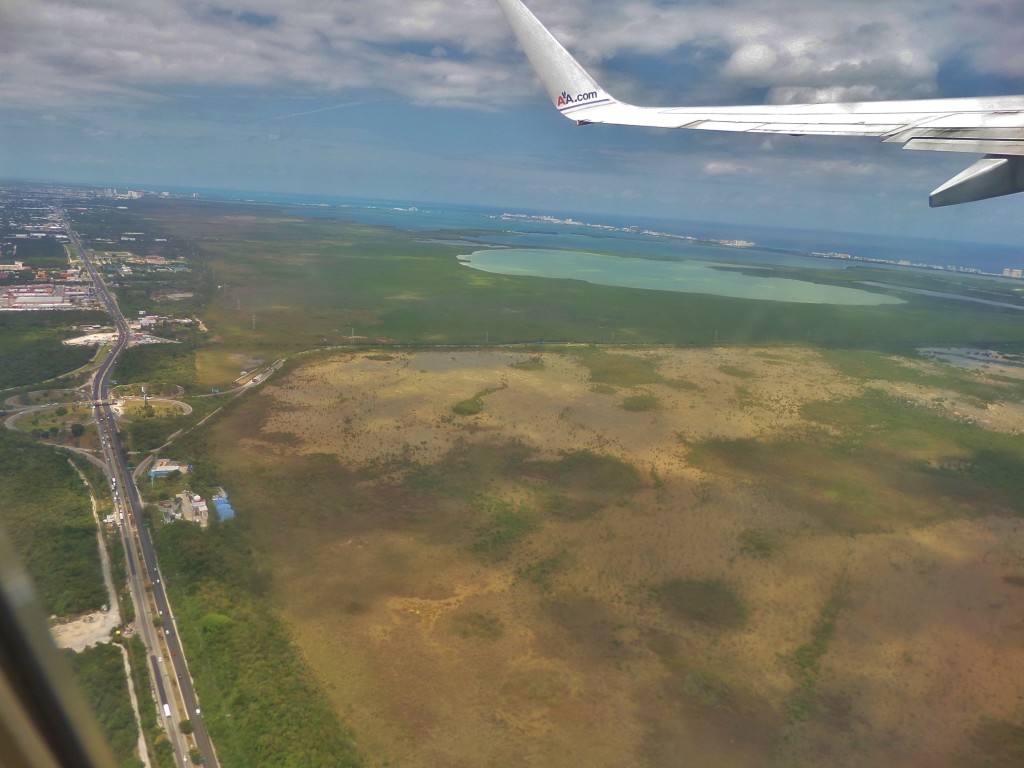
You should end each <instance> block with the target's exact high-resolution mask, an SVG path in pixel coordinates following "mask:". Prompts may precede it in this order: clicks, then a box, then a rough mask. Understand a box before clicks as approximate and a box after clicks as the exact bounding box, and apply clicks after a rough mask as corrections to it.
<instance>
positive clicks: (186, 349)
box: [117, 344, 196, 388]
mask: <svg viewBox="0 0 1024 768" xmlns="http://www.w3.org/2000/svg"><path fill="white" fill-rule="evenodd" d="M117 379H118V381H121V382H124V383H125V384H128V383H132V382H167V383H170V384H180V385H181V386H183V387H185V388H188V387H190V386H194V385H195V382H196V361H195V351H194V350H193V348H192V346H191V345H189V344H143V345H141V346H138V347H132V348H131V349H129V350H127V351H126V352H125V353H124V355H122V357H121V359H120V360H119V361H118V363H117Z"/></svg>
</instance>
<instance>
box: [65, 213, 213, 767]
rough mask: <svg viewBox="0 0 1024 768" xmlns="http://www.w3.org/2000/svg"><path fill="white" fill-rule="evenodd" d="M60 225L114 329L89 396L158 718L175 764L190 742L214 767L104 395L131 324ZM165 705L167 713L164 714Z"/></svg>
mask: <svg viewBox="0 0 1024 768" xmlns="http://www.w3.org/2000/svg"><path fill="white" fill-rule="evenodd" d="M64 226H65V229H66V231H67V235H68V237H69V239H70V240H71V242H72V244H73V245H74V247H75V250H76V251H77V252H78V257H79V258H80V259H81V260H82V264H83V266H84V267H85V269H86V270H87V271H88V273H89V275H90V276H91V277H92V281H93V284H94V286H95V288H96V293H97V296H98V297H99V298H100V300H101V301H102V302H103V304H104V306H105V307H106V309H107V311H108V312H109V313H110V316H111V318H112V319H113V320H114V325H115V326H116V328H117V341H116V342H115V343H114V347H113V349H111V351H110V354H108V355H107V357H106V359H105V360H104V361H103V362H102V363H101V365H100V367H99V368H98V369H97V370H96V373H95V374H94V376H93V379H92V385H91V387H92V392H91V396H92V402H93V409H94V417H95V419H96V424H97V428H98V430H99V437H100V444H101V446H102V453H103V461H104V463H105V464H106V472H107V476H108V478H109V482H110V488H111V493H112V494H113V497H114V515H115V517H116V518H117V519H118V521H119V522H120V527H121V541H122V543H123V544H124V548H125V555H126V557H127V564H128V582H129V585H130V588H131V591H132V597H133V600H134V602H135V607H136V613H137V616H136V623H137V625H138V627H139V632H140V634H141V635H142V639H143V642H144V643H145V644H146V648H147V655H148V656H149V661H150V669H151V672H152V674H153V682H154V688H155V690H156V692H157V698H158V701H157V704H158V709H159V710H160V717H162V718H164V722H165V725H166V727H167V732H168V735H169V736H170V741H171V744H172V746H173V749H174V756H175V761H176V762H177V764H178V765H180V766H185V765H188V764H190V760H189V758H188V752H189V749H190V748H191V747H195V748H196V749H198V750H199V752H201V753H202V755H203V760H204V764H205V765H208V766H218V762H217V755H216V752H214V749H213V744H212V742H211V741H210V736H209V732H208V730H207V728H206V724H205V723H204V721H203V717H202V714H201V710H200V706H199V700H198V697H197V696H196V693H195V689H194V687H193V684H192V678H191V676H190V675H189V671H188V664H187V662H186V659H185V654H184V652H183V650H182V648H181V643H180V642H179V638H178V632H177V627H176V625H175V621H174V615H173V613H172V611H171V606H170V603H169V602H168V600H167V594H166V592H165V589H164V579H163V578H162V576H161V574H160V569H159V566H158V564H157V559H156V552H155V551H154V549H153V541H152V538H151V537H150V534H149V528H148V527H147V526H146V524H145V521H144V519H143V516H142V499H141V497H140V495H139V489H138V487H137V486H136V485H135V482H134V480H133V479H132V476H131V473H130V472H129V471H128V463H127V457H126V453H125V450H124V446H123V445H122V444H121V437H120V435H119V433H118V431H117V425H116V423H115V421H114V414H113V412H112V411H111V408H110V403H109V401H108V400H107V394H108V390H109V385H110V374H111V372H112V371H113V370H114V367H115V366H116V365H117V363H118V360H119V359H120V358H121V355H122V354H123V353H124V351H125V349H127V348H128V344H129V342H130V341H131V329H130V328H129V327H128V321H127V320H126V319H125V317H124V315H123V314H121V310H120V309H119V308H118V306H117V300H116V299H115V298H114V296H113V295H112V294H111V293H110V290H109V289H108V288H107V285H106V283H105V282H104V281H103V277H102V275H100V273H99V271H98V270H97V269H96V267H95V265H94V264H93V263H92V261H91V260H90V259H89V256H88V254H87V253H86V251H85V248H83V247H82V243H81V240H80V239H79V237H78V234H77V233H76V232H75V231H74V230H72V229H71V226H70V223H69V222H68V221H67V219H66V217H65V218H64ZM157 625H160V626H157ZM165 705H166V706H165ZM168 710H169V711H170V717H166V715H165V713H166V712H167V711H168ZM185 719H188V720H191V722H192V727H193V732H192V734H191V736H188V737H186V736H185V735H184V734H182V733H181V728H180V723H181V721H182V720H185Z"/></svg>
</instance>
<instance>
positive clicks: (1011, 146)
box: [496, 0, 1024, 207]
mask: <svg viewBox="0 0 1024 768" xmlns="http://www.w3.org/2000/svg"><path fill="white" fill-rule="evenodd" d="M496 1H497V3H498V6H499V7H500V8H501V10H502V12H504V14H505V17H506V18H507V19H508V22H509V24H510V25H511V27H512V30H513V31H514V32H515V34H516V37H517V38H518V39H519V43H520V45H521V46H522V47H523V50H524V51H525V52H526V55H527V58H529V60H530V63H531V64H532V65H533V68H534V69H535V70H536V71H537V74H538V75H539V76H540V79H541V81H542V82H543V84H544V87H545V89H546V90H547V92H548V95H549V96H550V97H551V100H552V102H554V104H555V107H556V108H557V109H558V111H559V112H561V113H562V114H563V115H565V116H566V117H567V118H569V119H571V120H575V121H576V122H577V123H578V124H580V125H586V124H590V123H608V124H612V125H633V126H649V127H655V128H690V129H696V130H709V131H741V132H747V133H774V134H789V135H791V136H874V137H877V138H879V139H881V140H882V141H887V142H898V143H901V144H902V145H903V147H904V148H905V149H928V150H936V151H946V152H974V153H978V154H984V155H985V157H984V158H982V159H981V160H979V161H978V162H977V163H975V164H974V165H973V166H971V167H970V168H968V169H967V170H966V171H964V172H963V173H961V174H959V175H958V176H956V177H954V178H953V179H950V180H949V181H948V182H946V183H945V184H943V185H942V186H941V187H939V188H938V189H936V190H935V191H934V192H932V194H931V197H930V198H929V204H930V205H931V206H932V207H939V206H944V205H955V204H958V203H966V202H970V201H972V200H983V199H985V198H989V197H998V196H1000V195H1008V194H1012V193H1014V192H1021V191H1024V96H995V97H988V98H968V99H923V100H916V101H873V102H872V101H863V102H844V103H833V104H779V105H762V106H738V107H637V106H634V105H632V104H626V103H623V102H620V101H618V100H617V99H615V98H614V97H613V96H612V95H611V94H609V93H608V92H607V91H606V90H604V89H603V88H602V87H601V86H600V85H599V84H598V82H597V81H596V80H595V79H594V78H593V77H592V76H591V75H590V74H589V73H588V72H587V71H586V70H585V69H584V68H583V67H582V66H581V65H580V63H579V62H577V61H576V59H574V58H573V57H572V55H571V54H570V53H569V52H568V51H567V50H566V49H565V48H563V47H562V45H561V44H560V43H559V42H558V41H557V40H556V39H555V38H554V36H552V34H551V33H550V32H548V30H547V29H546V28H545V27H544V25H543V24H541V23H540V21H539V20H538V19H537V17H536V16H534V15H533V14H532V13H531V12H530V10H529V9H528V8H527V7H526V6H525V5H523V3H522V2H521V0H496Z"/></svg>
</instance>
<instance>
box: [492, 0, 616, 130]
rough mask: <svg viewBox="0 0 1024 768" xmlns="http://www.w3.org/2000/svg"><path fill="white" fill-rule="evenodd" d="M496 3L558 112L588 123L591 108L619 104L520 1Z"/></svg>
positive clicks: (501, 0)
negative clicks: (588, 112)
mask: <svg viewBox="0 0 1024 768" xmlns="http://www.w3.org/2000/svg"><path fill="white" fill-rule="evenodd" d="M497 3H498V6H499V7H500V8H501V10H502V13H504V14H505V18H506V19H508V23H509V24H510V25H511V26H512V31H513V32H515V33H516V37H517V38H519V44H520V45H521V46H522V47H523V50H524V51H525V52H526V56H527V58H529V59H530V63H531V64H532V65H533V68H534V69H535V70H537V74H538V75H540V79H541V81H542V82H543V83H544V87H545V88H546V89H547V92H548V95H549V96H550V97H551V101H552V102H554V104H555V107H556V108H557V109H558V111H559V112H561V113H562V114H563V115H565V116H566V117H568V118H569V119H570V120H576V121H577V122H581V123H585V122H587V119H586V110H587V109H588V108H589V107H595V106H599V105H600V106H606V105H609V104H616V103H618V102H616V100H615V99H614V98H612V97H611V96H610V95H609V94H608V92H607V91H605V90H604V89H603V88H602V87H601V86H600V85H598V83H597V81H596V80H595V79H594V78H593V77H591V76H590V73H588V72H587V70H585V69H584V68H583V67H582V66H581V65H580V63H579V62H578V61H576V59H574V58H573V57H572V55H571V54H570V53H569V52H568V51H567V50H565V48H563V47H562V44H561V43H559V42H558V41H557V40H556V39H555V38H554V37H553V36H552V34H551V33H550V32H548V31H547V29H546V28H545V27H544V25H543V24H541V23H540V21H538V20H537V17H536V16H534V15H533V14H532V13H531V12H530V10H529V9H528V8H527V7H526V6H525V5H523V4H522V2H520V0H497Z"/></svg>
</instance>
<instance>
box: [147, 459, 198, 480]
mask: <svg viewBox="0 0 1024 768" xmlns="http://www.w3.org/2000/svg"><path fill="white" fill-rule="evenodd" d="M191 469H192V467H191V466H189V465H187V464H179V463H178V462H176V461H174V460H173V459H157V460H156V461H155V462H153V466H152V467H151V468H150V470H149V477H150V479H152V478H155V477H167V476H168V475H170V474H173V473H175V472H180V473H181V474H183V475H185V474H188V472H189V471H190V470H191Z"/></svg>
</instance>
